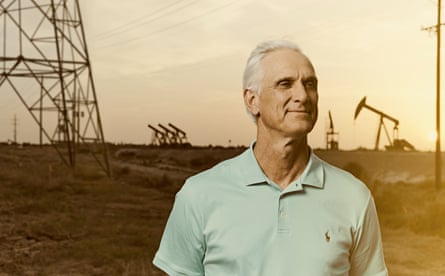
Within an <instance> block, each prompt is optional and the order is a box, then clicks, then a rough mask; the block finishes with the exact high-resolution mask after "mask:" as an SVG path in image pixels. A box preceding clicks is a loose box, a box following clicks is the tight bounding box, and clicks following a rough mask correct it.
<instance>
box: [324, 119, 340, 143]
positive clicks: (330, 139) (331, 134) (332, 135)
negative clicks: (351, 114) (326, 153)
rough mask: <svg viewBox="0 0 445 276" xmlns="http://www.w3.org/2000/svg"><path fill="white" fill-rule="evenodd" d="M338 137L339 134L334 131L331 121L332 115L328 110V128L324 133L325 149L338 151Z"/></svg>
mask: <svg viewBox="0 0 445 276" xmlns="http://www.w3.org/2000/svg"><path fill="white" fill-rule="evenodd" d="M338 136H339V133H338V132H335V130H334V121H333V120H332V114H331V111H330V110H329V128H328V131H326V149H327V150H338Z"/></svg>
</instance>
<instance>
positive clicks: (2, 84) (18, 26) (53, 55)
mask: <svg viewBox="0 0 445 276" xmlns="http://www.w3.org/2000/svg"><path fill="white" fill-rule="evenodd" d="M0 30H2V31H0V35H1V36H2V40H1V41H2V42H1V43H0V89H1V90H0V92H1V93H4V92H7V91H8V90H9V91H11V92H12V93H15V94H16V95H17V96H18V97H19V99H20V101H21V102H22V103H23V104H24V105H25V107H26V108H27V110H28V111H29V113H30V114H31V116H32V118H33V119H34V121H35V122H36V123H37V124H38V125H39V130H40V133H39V134H40V135H39V138H40V144H42V143H43V137H45V138H46V139H47V140H48V141H49V142H50V143H51V144H52V145H53V146H54V147H55V148H56V150H57V152H58V153H59V155H60V157H61V158H62V160H63V162H64V163H65V164H67V165H68V166H70V167H72V168H75V166H76V154H77V152H78V150H79V149H80V148H81V149H82V150H83V151H88V152H91V153H92V154H93V156H94V157H95V159H96V160H97V162H98V164H99V165H100V166H101V167H102V169H103V170H105V171H106V172H107V174H108V175H110V165H109V161H108V153H107V150H106V147H105V141H104V135H103V130H102V123H101V118H100V113H99V107H98V101H97V97H96V90H95V86H94V81H93V74H92V72H91V63H90V59H89V55H88V50H87V44H86V39H85V32H84V29H83V23H82V18H81V14H80V7H79V1H78V0H59V1H54V0H39V1H34V0H4V1H0ZM1 93H0V94H1ZM44 113H45V114H50V115H48V116H47V115H45V116H44ZM51 129H53V130H54V131H51Z"/></svg>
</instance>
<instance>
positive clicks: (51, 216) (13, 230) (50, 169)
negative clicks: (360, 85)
mask: <svg viewBox="0 0 445 276" xmlns="http://www.w3.org/2000/svg"><path fill="white" fill-rule="evenodd" d="M241 150H242V149H215V148H213V149H212V148H208V149H196V150H195V151H193V149H183V150H180V149H163V150H160V149H150V150H149V149H146V148H136V149H135V148H130V149H128V148H124V149H114V151H113V154H112V169H113V178H112V179H110V178H108V177H106V176H105V174H104V173H103V172H102V171H101V170H100V169H99V168H98V167H96V166H95V165H94V162H93V161H92V160H89V159H88V158H86V157H82V158H84V159H82V162H81V166H79V167H78V169H77V170H76V171H74V172H72V171H70V170H68V169H67V168H66V167H65V166H64V165H62V164H61V163H60V161H59V159H58V156H57V155H56V154H55V153H54V152H53V151H52V150H51V149H50V148H45V149H38V148H32V149H26V148H25V149H17V148H14V147H8V146H4V147H0V275H159V272H157V270H156V269H155V268H153V267H152V265H151V259H152V257H153V254H154V253H155V250H156V249H157V247H158V243H159V240H160V237H161V234H162V230H163V228H164V225H165V221H166V219H167V216H168V214H169V211H170V208H171V206H172V202H173V199H174V195H175V193H176V191H177V190H178V189H179V188H180V187H181V185H182V183H183V181H184V179H185V178H186V177H187V176H189V175H191V174H194V173H196V172H198V171H199V170H201V169H203V168H207V167H209V166H211V165H213V164H215V163H216V162H218V161H220V160H222V159H226V158H229V157H231V156H234V155H236V154H238V153H239V152H240V151H241ZM345 169H348V170H349V171H351V172H352V173H353V174H355V175H356V176H357V177H359V178H362V179H363V180H364V182H366V183H367V184H368V185H369V187H370V189H371V191H372V193H373V195H374V198H375V201H376V205H377V208H378V211H379V217H380V221H381V225H382V230H383V239H384V248H385V254H386V258H387V264H388V267H389V269H390V272H391V275H396V276H397V275H445V261H443V256H444V255H445V252H444V251H445V220H444V219H443V218H444V217H445V187H444V190H443V191H437V190H436V189H435V188H434V186H433V183H432V182H431V181H426V182H424V183H417V184H412V183H411V184H410V183H403V182H400V183H392V184H389V183H381V182H379V181H378V180H376V179H375V178H371V177H370V176H371V175H372V171H370V167H369V166H368V167H366V169H364V167H363V166H361V165H360V164H359V163H354V161H353V160H352V161H351V160H350V162H349V163H348V165H347V166H345Z"/></svg>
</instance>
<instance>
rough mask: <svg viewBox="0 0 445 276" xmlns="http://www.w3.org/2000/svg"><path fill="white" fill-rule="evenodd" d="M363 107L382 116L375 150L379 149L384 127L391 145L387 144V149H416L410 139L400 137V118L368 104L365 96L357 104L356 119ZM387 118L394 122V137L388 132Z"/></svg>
mask: <svg viewBox="0 0 445 276" xmlns="http://www.w3.org/2000/svg"><path fill="white" fill-rule="evenodd" d="M363 108H366V109H368V110H370V111H372V112H374V113H376V114H377V115H379V118H380V119H379V125H378V129H377V136H376V139H375V144H374V150H376V151H377V150H379V144H380V135H381V132H382V128H383V130H384V131H385V134H386V137H387V139H388V142H389V145H385V149H386V150H388V151H407V150H415V148H414V146H413V145H412V144H410V143H409V142H408V141H406V140H405V139H399V120H397V119H395V118H394V117H391V116H389V115H387V114H385V113H384V112H382V111H380V110H378V109H376V108H374V107H372V106H370V105H368V104H366V97H363V99H362V100H361V101H360V102H359V104H358V105H357V108H356V109H355V113H354V120H355V119H357V117H358V115H359V113H360V111H361V110H362V109H363ZM385 119H386V120H389V121H391V122H393V123H394V127H393V133H392V138H391V137H390V135H389V133H388V129H387V128H386V125H385Z"/></svg>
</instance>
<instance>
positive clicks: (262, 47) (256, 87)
mask: <svg viewBox="0 0 445 276" xmlns="http://www.w3.org/2000/svg"><path fill="white" fill-rule="evenodd" d="M278 49H290V50H294V51H295V52H297V53H301V54H302V52H301V50H300V48H299V47H298V46H297V45H296V44H295V43H293V42H291V41H288V40H270V41H265V42H262V43H260V44H258V45H257V47H256V48H255V49H254V50H253V51H252V53H250V56H249V58H248V59H247V63H246V67H245V69H244V75H243V91H245V90H250V91H253V92H256V93H258V94H260V93H261V82H262V78H263V70H262V67H261V61H262V60H263V58H264V57H265V56H266V55H267V54H268V53H270V52H272V51H275V50H278ZM246 109H247V108H246ZM247 113H248V114H249V116H250V117H252V118H253V120H254V121H256V117H255V115H254V114H252V113H251V112H250V110H249V109H247Z"/></svg>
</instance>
